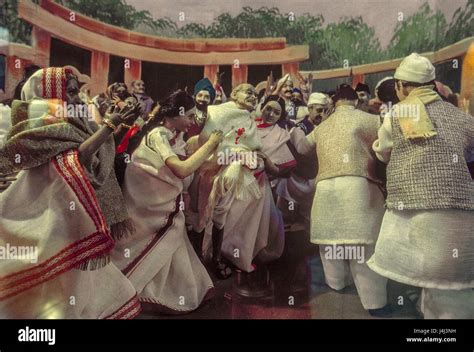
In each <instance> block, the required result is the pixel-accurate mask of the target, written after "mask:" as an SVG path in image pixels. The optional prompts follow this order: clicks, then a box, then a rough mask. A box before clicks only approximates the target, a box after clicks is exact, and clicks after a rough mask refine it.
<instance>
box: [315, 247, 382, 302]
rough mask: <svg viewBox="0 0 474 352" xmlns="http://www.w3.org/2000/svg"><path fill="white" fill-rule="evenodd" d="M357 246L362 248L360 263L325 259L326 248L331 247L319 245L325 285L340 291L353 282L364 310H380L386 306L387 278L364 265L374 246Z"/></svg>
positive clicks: (355, 260) (352, 260)
mask: <svg viewBox="0 0 474 352" xmlns="http://www.w3.org/2000/svg"><path fill="white" fill-rule="evenodd" d="M337 246H342V245H337ZM357 246H361V247H362V246H363V247H364V260H363V262H361V263H359V261H360V260H357V259H333V258H326V254H327V253H328V251H326V247H333V246H332V245H330V246H326V245H319V253H320V256H321V261H322V263H323V269H324V277H325V280H326V283H327V284H328V285H329V287H331V288H332V289H334V290H342V289H343V288H344V287H347V286H349V285H351V284H352V282H354V284H355V286H356V289H357V293H358V294H359V297H360V300H361V302H362V305H363V306H364V309H377V308H382V307H384V306H385V305H386V304H387V278H385V277H383V276H381V275H379V274H377V273H376V272H374V271H372V270H371V269H370V268H369V267H368V266H367V264H366V261H367V260H368V259H369V258H370V257H371V256H372V254H373V253H374V248H375V246H374V245H357ZM351 274H352V275H351Z"/></svg>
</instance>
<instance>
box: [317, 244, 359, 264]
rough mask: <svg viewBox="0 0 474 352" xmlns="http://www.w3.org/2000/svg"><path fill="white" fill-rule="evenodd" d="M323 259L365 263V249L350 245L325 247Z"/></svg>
mask: <svg viewBox="0 0 474 352" xmlns="http://www.w3.org/2000/svg"><path fill="white" fill-rule="evenodd" d="M324 258H325V259H338V260H356V261H357V263H359V264H362V263H365V247H364V246H361V245H359V246H350V245H338V244H333V245H327V246H325V248H324Z"/></svg>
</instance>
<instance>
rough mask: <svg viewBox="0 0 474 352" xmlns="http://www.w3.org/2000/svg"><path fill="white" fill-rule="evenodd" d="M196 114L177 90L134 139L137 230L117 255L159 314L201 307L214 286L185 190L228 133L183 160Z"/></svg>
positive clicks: (129, 182)
mask: <svg viewBox="0 0 474 352" xmlns="http://www.w3.org/2000/svg"><path fill="white" fill-rule="evenodd" d="M194 113H195V108H194V100H193V98H192V97H191V96H190V95H188V94H187V93H186V92H183V91H178V92H176V93H173V94H172V95H170V96H169V97H168V98H167V99H165V100H164V101H163V102H161V103H160V108H159V110H158V111H157V112H156V113H155V114H154V116H153V118H152V119H151V120H150V121H149V122H148V124H147V125H146V126H145V127H144V128H143V129H142V131H141V132H140V133H139V134H138V135H137V136H136V138H135V139H134V140H132V141H131V150H132V151H133V150H134V151H133V154H132V160H131V163H130V164H129V165H128V166H127V169H126V171H125V180H124V185H123V193H124V197H125V202H126V205H127V208H128V210H129V213H130V216H131V218H132V221H133V223H134V225H135V228H136V234H135V236H133V238H124V239H123V240H121V241H120V242H119V243H118V244H117V246H116V248H115V251H114V253H113V257H112V258H113V261H114V262H115V264H116V265H117V266H118V267H119V268H121V270H122V272H123V273H124V274H125V275H126V276H127V277H128V278H129V279H130V281H131V282H132V283H133V285H134V286H135V288H136V290H137V292H138V294H139V298H140V301H141V302H142V306H143V307H144V308H149V310H151V311H153V312H164V313H175V314H177V313H186V312H189V311H192V310H195V309H196V308H198V307H199V305H200V304H201V303H202V302H203V300H204V299H206V298H207V297H208V296H209V293H210V291H211V289H212V288H213V284H212V281H211V279H210V277H209V275H208V273H207V271H206V269H205V268H204V266H203V265H202V263H201V262H200V260H199V258H198V257H197V255H196V253H195V251H194V249H193V247H192V245H191V243H190V242H189V240H188V237H187V234H186V227H185V222H184V214H183V210H184V209H183V208H184V206H183V205H184V202H183V201H182V196H181V194H182V192H183V180H184V179H185V178H186V177H188V176H189V175H191V174H193V173H194V171H195V170H196V169H197V168H198V167H199V166H200V165H201V164H202V163H203V162H204V160H206V158H207V157H208V156H209V155H210V154H211V153H212V152H213V151H214V149H215V148H216V147H217V146H218V144H219V143H220V141H221V139H222V132H219V131H215V132H214V133H212V134H211V136H210V138H209V140H208V141H207V143H205V144H204V145H203V146H202V147H201V148H199V149H198V150H197V151H196V152H195V153H194V154H193V155H192V156H190V157H189V158H188V159H186V160H184V161H182V160H180V159H179V157H178V155H177V154H179V151H178V149H179V148H178V147H179V145H178V144H179V143H176V140H177V139H178V136H179V135H180V132H186V131H187V130H188V129H189V127H190V126H191V125H192V123H193V116H194ZM135 147H136V149H135ZM147 310H148V309H147Z"/></svg>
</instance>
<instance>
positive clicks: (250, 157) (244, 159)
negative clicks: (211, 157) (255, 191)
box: [217, 149, 258, 170]
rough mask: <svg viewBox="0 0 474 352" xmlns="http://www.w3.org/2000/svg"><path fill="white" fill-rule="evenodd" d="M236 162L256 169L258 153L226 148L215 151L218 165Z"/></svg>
mask: <svg viewBox="0 0 474 352" xmlns="http://www.w3.org/2000/svg"><path fill="white" fill-rule="evenodd" d="M235 162H238V163H240V164H241V165H245V166H247V167H248V168H249V169H252V170H253V169H256V168H257V166H258V154H257V152H250V151H248V152H245V151H238V152H236V151H232V150H229V149H226V150H225V151H222V152H219V153H217V164H218V165H230V164H232V163H235Z"/></svg>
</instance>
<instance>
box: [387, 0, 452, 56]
mask: <svg viewBox="0 0 474 352" xmlns="http://www.w3.org/2000/svg"><path fill="white" fill-rule="evenodd" d="M446 28H447V24H446V19H445V18H444V14H443V13H442V12H441V11H440V10H438V11H436V12H434V11H433V10H432V9H431V7H430V5H429V4H428V3H424V4H423V5H422V6H421V7H420V8H419V9H418V11H417V12H416V13H415V14H414V15H412V16H410V17H409V18H407V19H404V20H403V21H400V22H398V24H397V26H396V27H395V33H394V35H393V37H392V40H391V41H390V45H389V47H388V50H387V52H388V56H389V57H390V58H398V57H403V56H406V55H407V54H409V53H411V52H414V51H416V52H419V53H422V52H426V51H434V50H437V49H439V48H440V47H442V45H443V38H444V34H445V32H446Z"/></svg>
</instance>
